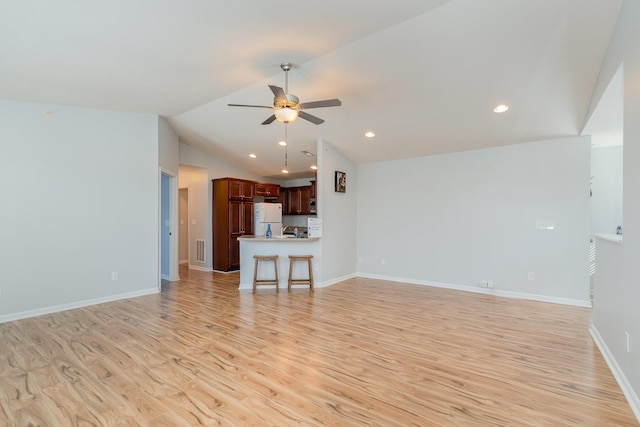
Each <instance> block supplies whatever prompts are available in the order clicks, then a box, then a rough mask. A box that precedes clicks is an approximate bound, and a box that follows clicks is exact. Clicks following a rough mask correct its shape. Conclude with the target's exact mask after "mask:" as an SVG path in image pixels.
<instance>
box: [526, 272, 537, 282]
mask: <svg viewBox="0 0 640 427" xmlns="http://www.w3.org/2000/svg"><path fill="white" fill-rule="evenodd" d="M527 280H536V273H534V272H533V271H530V272H529V273H528V274H527Z"/></svg>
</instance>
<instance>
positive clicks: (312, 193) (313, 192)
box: [309, 181, 316, 199]
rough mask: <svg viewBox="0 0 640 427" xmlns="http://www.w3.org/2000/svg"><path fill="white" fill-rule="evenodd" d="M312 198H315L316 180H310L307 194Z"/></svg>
mask: <svg viewBox="0 0 640 427" xmlns="http://www.w3.org/2000/svg"><path fill="white" fill-rule="evenodd" d="M309 197H311V198H312V199H315V198H316V182H315V181H311V194H310V195H309Z"/></svg>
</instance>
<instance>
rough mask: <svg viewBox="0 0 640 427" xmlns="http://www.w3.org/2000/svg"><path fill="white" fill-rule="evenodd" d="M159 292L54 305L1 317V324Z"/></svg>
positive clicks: (128, 294)
mask: <svg viewBox="0 0 640 427" xmlns="http://www.w3.org/2000/svg"><path fill="white" fill-rule="evenodd" d="M158 292H160V291H159V289H158V288H157V287H154V288H150V289H143V290H141V291H135V292H127V293H124V294H118V295H109V296H106V297H101V298H94V299H90V300H84V301H77V302H72V303H68V304H60V305H54V306H51V307H44V308H38V309H35V310H27V311H22V312H19V313H12V314H6V315H2V316H0V323H5V322H11V321H14V320H20V319H27V318H29V317H36V316H42V315H44V314H51V313H57V312H59V311H65V310H73V309H75V308H82V307H88V306H90V305H96V304H103V303H105V302H112V301H118V300H122V299H129V298H136V297H141V296H145V295H151V294H157V293H158Z"/></svg>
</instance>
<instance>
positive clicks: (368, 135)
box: [364, 131, 376, 138]
mask: <svg viewBox="0 0 640 427" xmlns="http://www.w3.org/2000/svg"><path fill="white" fill-rule="evenodd" d="M364 136H366V137H367V138H373V137H374V136H376V134H375V133H373V132H371V131H369V132H367V133H365V134H364Z"/></svg>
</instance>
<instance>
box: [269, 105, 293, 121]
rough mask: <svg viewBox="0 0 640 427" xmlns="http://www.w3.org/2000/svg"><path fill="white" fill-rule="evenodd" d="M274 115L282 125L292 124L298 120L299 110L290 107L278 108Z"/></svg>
mask: <svg viewBox="0 0 640 427" xmlns="http://www.w3.org/2000/svg"><path fill="white" fill-rule="evenodd" d="M273 114H275V116H276V119H278V121H280V122H282V123H292V122H294V121H295V120H296V119H297V118H298V110H294V109H292V108H289V107H284V108H278V109H277V110H276V111H275V112H274V113H273Z"/></svg>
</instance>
